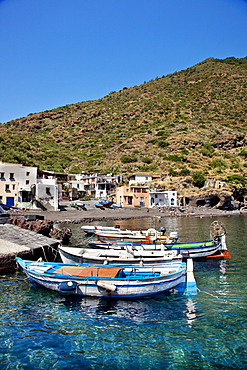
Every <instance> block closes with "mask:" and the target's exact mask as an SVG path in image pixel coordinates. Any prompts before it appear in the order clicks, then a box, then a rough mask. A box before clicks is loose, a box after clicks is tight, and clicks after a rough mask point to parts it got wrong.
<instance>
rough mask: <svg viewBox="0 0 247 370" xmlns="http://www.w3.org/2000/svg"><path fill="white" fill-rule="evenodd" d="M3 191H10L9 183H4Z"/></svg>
mask: <svg viewBox="0 0 247 370" xmlns="http://www.w3.org/2000/svg"><path fill="white" fill-rule="evenodd" d="M5 191H6V193H9V192H10V190H9V184H6V185H5Z"/></svg>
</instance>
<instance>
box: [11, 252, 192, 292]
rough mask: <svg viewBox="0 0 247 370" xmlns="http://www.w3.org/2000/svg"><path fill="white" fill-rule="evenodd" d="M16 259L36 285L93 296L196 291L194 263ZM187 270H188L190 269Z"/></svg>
mask: <svg viewBox="0 0 247 370" xmlns="http://www.w3.org/2000/svg"><path fill="white" fill-rule="evenodd" d="M16 261H17V262H18V264H19V266H21V268H22V269H23V271H24V272H25V274H26V275H27V277H28V279H29V281H30V282H31V284H32V285H33V286H35V287H43V288H47V289H50V290H54V291H57V292H59V293H65V294H66V293H67V294H75V295H80V296H94V297H118V298H129V297H145V296H152V295H156V294H161V293H165V292H171V291H174V289H176V290H177V291H178V292H182V293H186V292H187V293H196V290H197V288H196V283H195V280H194V275H193V263H192V260H190V261H191V262H190V265H189V266H188V268H187V269H186V264H185V263H184V262H180V263H178V264H177V265H174V264H173V265H164V266H150V267H143V266H138V267H137V266H128V267H127V266H125V267H124V266H121V265H119V266H116V265H114V266H110V265H109V266H102V265H90V264H79V265H73V264H63V263H57V262H53V263H52V262H43V261H36V262H34V261H27V260H22V259H21V258H19V257H16ZM187 271H188V273H187Z"/></svg>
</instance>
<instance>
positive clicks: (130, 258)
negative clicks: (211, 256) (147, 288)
mask: <svg viewBox="0 0 247 370" xmlns="http://www.w3.org/2000/svg"><path fill="white" fill-rule="evenodd" d="M58 251H59V254H60V256H61V259H62V261H63V262H64V263H91V264H104V265H107V264H114V265H116V264H117V265H137V266H147V265H160V264H163V265H164V264H166V263H167V264H170V265H171V264H177V263H180V262H181V261H182V256H181V255H178V253H177V251H169V250H165V249H164V248H163V249H160V250H152V251H150V250H149V251H147V250H143V249H142V248H139V247H138V246H137V247H136V248H133V247H132V246H127V247H126V249H123V250H117V249H91V248H77V247H64V246H61V245H60V246H59V247H58Z"/></svg>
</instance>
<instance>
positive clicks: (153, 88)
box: [0, 57, 247, 181]
mask: <svg viewBox="0 0 247 370" xmlns="http://www.w3.org/2000/svg"><path fill="white" fill-rule="evenodd" d="M246 96H247V57H246V58H242V59H236V58H233V57H231V58H227V59H225V60H220V59H214V58H209V59H206V60H205V61H203V62H201V63H199V64H197V65H195V66H193V67H190V68H188V69H186V70H182V71H180V72H175V73H173V74H170V75H167V76H162V77H160V78H158V77H157V78H155V79H154V80H152V81H149V82H144V83H143V84H142V85H140V86H134V87H130V88H126V87H124V88H123V89H122V90H120V91H118V92H111V93H109V94H108V95H107V96H105V97H104V98H102V99H99V100H96V101H87V102H81V103H77V104H72V105H67V106H64V107H59V108H56V109H53V110H49V111H45V112H40V113H34V114H30V115H28V116H27V117H24V118H20V119H17V120H13V121H10V122H8V123H5V124H3V125H1V127H0V130H1V132H0V159H1V160H2V161H3V162H13V163H22V164H24V165H33V166H38V167H39V168H40V169H47V170H52V171H56V172H70V173H77V172H81V171H82V170H83V171H89V170H93V171H95V170H98V171H101V172H105V173H106V172H114V173H130V172H137V171H138V172H140V171H141V172H144V171H145V172H146V171H151V172H155V173H161V174H164V175H165V174H167V173H170V174H179V175H186V174H189V173H195V172H202V173H203V174H216V176H217V177H219V178H222V179H226V178H234V176H235V177H238V179H239V178H240V180H241V181H245V176H246V170H247V148H246V145H247V141H246V130H247V115H246V113H247V104H246ZM236 175H237V176H236Z"/></svg>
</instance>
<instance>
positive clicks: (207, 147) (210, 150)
mask: <svg viewBox="0 0 247 370" xmlns="http://www.w3.org/2000/svg"><path fill="white" fill-rule="evenodd" d="M200 152H201V153H202V155H204V156H206V157H211V156H212V155H213V154H214V147H213V145H212V144H209V143H205V144H204V148H202V149H201V150H200Z"/></svg>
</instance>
